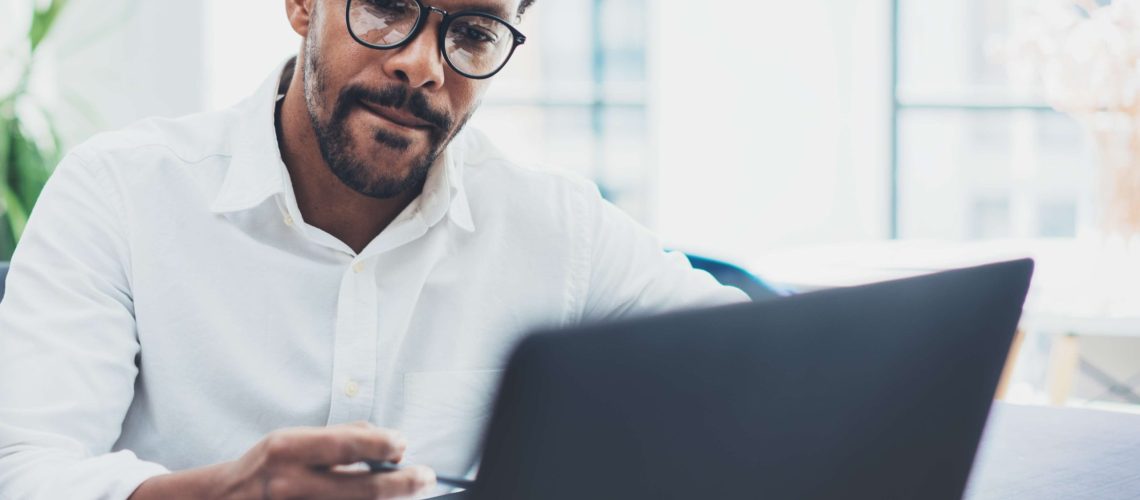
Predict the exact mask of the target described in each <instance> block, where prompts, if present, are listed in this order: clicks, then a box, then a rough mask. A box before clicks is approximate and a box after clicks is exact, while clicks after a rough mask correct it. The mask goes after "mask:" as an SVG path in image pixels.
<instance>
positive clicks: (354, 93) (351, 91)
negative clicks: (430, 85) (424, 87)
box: [335, 85, 455, 133]
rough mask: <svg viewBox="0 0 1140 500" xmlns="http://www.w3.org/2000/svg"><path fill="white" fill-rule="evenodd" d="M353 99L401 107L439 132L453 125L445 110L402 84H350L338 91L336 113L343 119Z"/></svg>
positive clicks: (449, 128)
mask: <svg viewBox="0 0 1140 500" xmlns="http://www.w3.org/2000/svg"><path fill="white" fill-rule="evenodd" d="M353 101H364V102H368V103H370V104H374V105H376V106H383V107H388V108H395V109H403V110H404V111H407V112H408V113H409V114H411V115H412V116H415V117H416V118H419V119H421V120H423V121H425V122H428V123H430V124H431V125H432V126H434V127H435V128H436V129H438V131H439V132H443V133H446V132H447V131H449V130H451V128H452V127H453V126H454V125H455V120H453V119H452V118H451V115H448V114H447V112H445V111H441V110H439V109H436V108H435V107H433V106H432V105H431V103H429V102H428V100H427V97H425V96H424V94H423V92H421V91H413V90H411V89H409V88H408V87H406V86H403V85H391V86H388V87H384V88H381V89H370V88H367V87H363V86H360V85H350V86H348V87H345V88H344V89H343V90H341V92H340V96H339V97H338V98H337V109H336V113H335V114H336V115H339V116H338V118H341V119H343V118H344V117H345V115H347V114H348V112H349V111H350V110H351V108H352V103H353Z"/></svg>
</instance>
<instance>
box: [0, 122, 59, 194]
mask: <svg viewBox="0 0 1140 500" xmlns="http://www.w3.org/2000/svg"><path fill="white" fill-rule="evenodd" d="M11 137H12V154H11V156H10V158H12V163H11V164H10V165H9V167H8V187H9V188H11V189H12V190H13V192H14V193H15V195H16V197H17V198H18V199H19V201H20V203H21V205H22V206H23V207H26V208H28V209H30V208H31V207H32V206H33V205H35V203H36V199H38V198H39V197H40V191H42V190H43V188H44V184H46V183H47V179H48V176H50V175H51V168H52V166H53V165H52V163H51V161H52V160H51V156H54V155H53V154H52V153H50V152H47V151H43V150H41V149H40V147H39V145H38V144H37V143H36V141H35V140H34V139H32V138H31V137H28V136H27V135H25V133H24V130H23V127H21V126H17V127H15V128H14V130H13V133H12V134H11Z"/></svg>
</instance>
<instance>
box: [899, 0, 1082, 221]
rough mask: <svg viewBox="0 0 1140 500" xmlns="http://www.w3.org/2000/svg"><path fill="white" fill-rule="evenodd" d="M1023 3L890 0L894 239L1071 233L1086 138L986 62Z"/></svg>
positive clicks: (1030, 86)
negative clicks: (892, 7) (891, 9)
mask: <svg viewBox="0 0 1140 500" xmlns="http://www.w3.org/2000/svg"><path fill="white" fill-rule="evenodd" d="M1029 3H1030V2H1025V1H1019V0H893V5H894V15H895V23H896V26H895V36H894V43H893V44H892V45H893V51H894V54H893V55H894V61H895V67H896V71H895V84H894V86H893V94H894V108H893V109H894V112H893V117H894V119H893V122H894V124H893V131H892V136H893V142H894V148H893V149H894V151H893V161H892V163H893V165H892V169H891V170H892V176H891V177H892V184H893V189H892V191H893V193H892V195H893V196H892V203H891V205H892V210H891V213H892V231H891V232H892V235H893V236H896V237H902V238H939V239H957V240H975V239H984V238H995V237H1062V236H1073V235H1075V234H1076V232H1077V229H1078V226H1079V222H1080V220H1081V216H1079V215H1080V210H1079V209H1080V208H1082V207H1083V206H1085V203H1084V201H1083V200H1084V199H1087V191H1088V187H1089V186H1090V184H1091V182H1090V177H1089V175H1090V174H1092V173H1094V170H1093V169H1092V167H1093V165H1092V161H1091V156H1090V154H1089V153H1090V146H1089V145H1088V144H1086V140H1085V138H1084V137H1085V135H1084V133H1083V131H1082V129H1081V127H1080V125H1079V124H1078V123H1077V122H1076V120H1074V119H1073V118H1071V117H1069V116H1067V115H1064V114H1062V113H1059V112H1057V111H1054V110H1052V109H1051V108H1050V107H1049V106H1048V105H1046V104H1045V103H1044V102H1043V100H1042V98H1041V96H1040V94H1039V93H1038V89H1037V88H1036V87H1037V86H1036V85H1034V83H1033V82H1032V81H1019V80H1017V79H1015V78H1012V77H1010V75H1009V72H1008V71H1007V67H1006V65H1005V64H1004V63H1003V62H1002V61H1000V58H999V57H996V56H995V52H996V50H995V49H997V48H999V47H1000V45H1001V43H1002V37H1003V36H1004V35H1006V34H1008V33H1009V32H1010V31H1011V30H1012V29H1013V28H1014V27H1015V25H1016V23H1017V22H1019V21H1020V20H1021V19H1022V16H1023V15H1024V13H1025V10H1026V7H1027V6H1028V5H1029Z"/></svg>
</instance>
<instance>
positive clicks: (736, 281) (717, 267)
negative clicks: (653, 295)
mask: <svg viewBox="0 0 1140 500" xmlns="http://www.w3.org/2000/svg"><path fill="white" fill-rule="evenodd" d="M685 256H686V257H688V258H689V263H691V264H692V265H693V268H694V269H701V270H703V271H706V272H708V273H709V274H711V275H712V277H713V278H716V280H717V281H719V282H720V284H722V285H728V286H734V287H736V288H739V289H741V290H742V291H744V293H746V294H748V297H750V298H751V299H752V300H753V301H754V302H757V301H761V300H768V299H774V298H776V297H781V296H783V295H784V294H783V293H781V292H780V291H779V290H777V289H776V288H775V287H773V286H771V285H769V284H768V283H765V282H764V280H762V279H760V278H758V277H757V276H756V275H754V274H752V273H750V272H748V271H746V270H745V269H744V268H742V267H740V266H737V265H735V264H730V263H728V262H725V261H722V260H717V259H712V258H709V257H702V256H700V255H693V254H685Z"/></svg>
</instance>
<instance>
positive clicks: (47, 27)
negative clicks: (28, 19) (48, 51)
mask: <svg viewBox="0 0 1140 500" xmlns="http://www.w3.org/2000/svg"><path fill="white" fill-rule="evenodd" d="M67 2H68V0H52V1H50V2H48V3H47V5H45V6H43V7H36V9H35V12H33V13H32V25H31V27H30V28H29V29H28V41H29V42H31V44H32V51H33V52H35V50H36V47H38V46H39V45H40V42H42V41H43V40H44V39H45V38H47V35H48V33H49V32H50V31H51V27H52V25H53V24H55V20H56V18H57V17H59V13H60V11H62V10H63V7H64V6H66V5H67Z"/></svg>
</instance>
